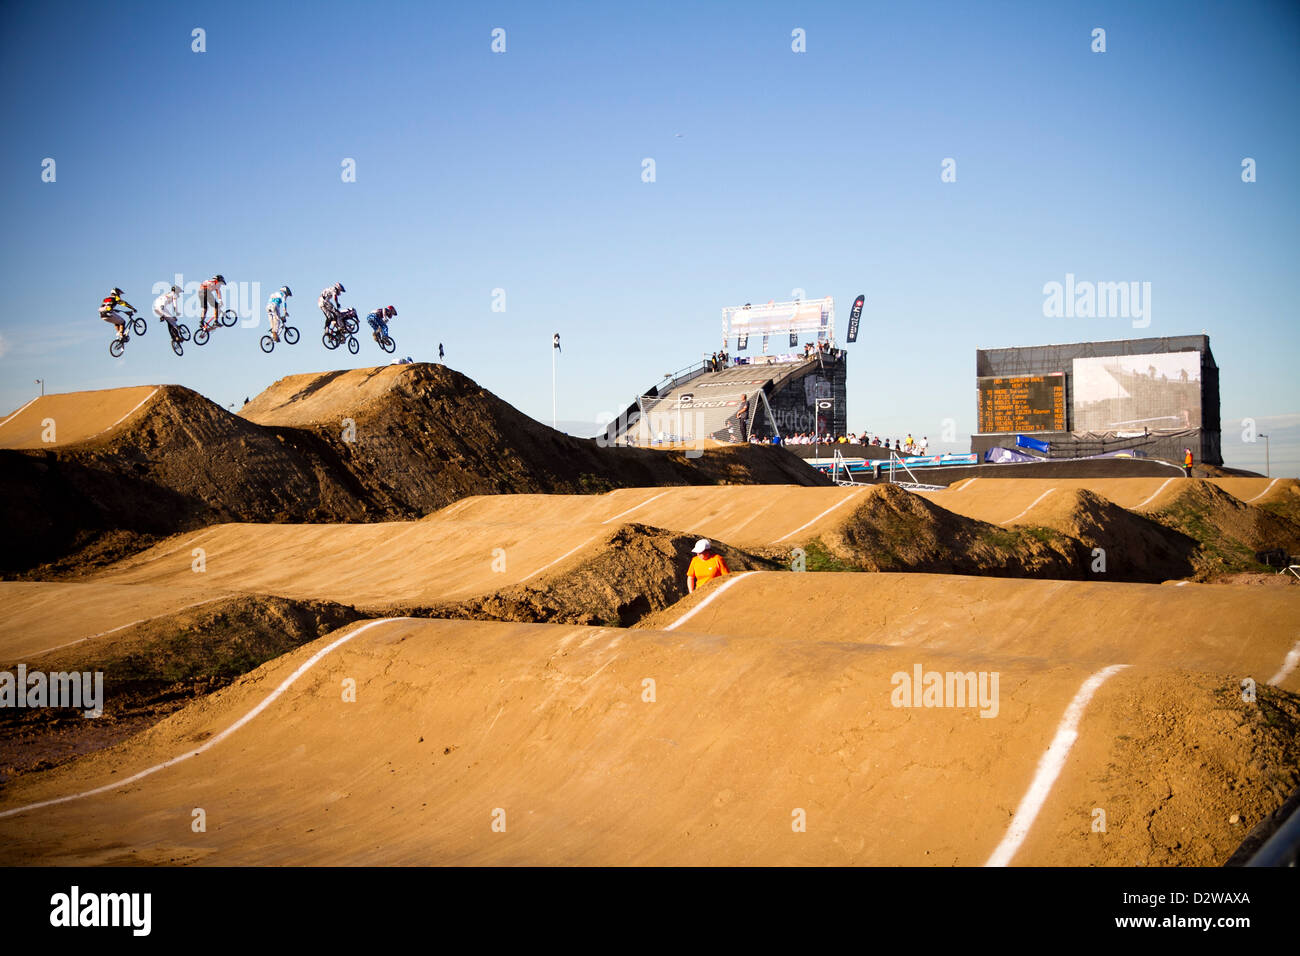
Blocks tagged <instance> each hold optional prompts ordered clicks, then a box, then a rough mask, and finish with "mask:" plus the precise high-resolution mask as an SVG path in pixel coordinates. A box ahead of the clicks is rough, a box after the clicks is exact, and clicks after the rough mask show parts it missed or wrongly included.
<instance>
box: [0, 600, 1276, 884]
mask: <svg viewBox="0 0 1300 956" xmlns="http://www.w3.org/2000/svg"><path fill="white" fill-rule="evenodd" d="M880 636H884V635H882V634H881V633H880V632H879V631H873V632H872V633H868V634H864V635H863V636H861V637H860V638H858V639H855V640H847V641H845V640H840V641H827V640H825V639H824V638H823V637H822V636H820V635H818V634H816V633H808V632H807V631H806V629H802V630H801V632H798V633H793V634H785V635H781V636H763V635H746V636H745V637H743V638H728V637H725V636H721V635H717V634H707V633H701V632H696V631H684V630H680V629H679V630H677V631H673V632H665V631H656V630H635V631H627V630H621V629H611V628H582V627H570V626H562V625H526V624H503V623H492V622H465V621H414V620H409V619H402V620H381V621H376V622H369V623H366V624H356V625H351V626H349V627H347V628H345V629H342V630H341V631H340V632H337V633H335V634H330V635H327V636H325V637H323V638H321V639H319V640H318V641H315V642H313V643H312V644H310V645H307V646H305V647H303V648H300V649H298V650H296V651H293V652H291V653H289V654H286V655H285V656H284V657H282V658H279V659H277V660H275V661H273V662H271V663H268V664H266V665H264V666H263V667H261V668H259V669H258V670H257V671H255V672H253V673H252V674H250V675H248V676H246V677H245V678H243V679H241V680H239V681H237V682H236V683H235V684H233V685H232V686H230V687H228V688H226V689H224V690H222V691H219V692H217V693H216V694H214V695H212V696H210V697H208V698H206V699H205V700H203V701H201V702H197V703H195V704H192V705H190V706H189V707H187V708H186V709H185V710H183V711H181V712H180V713H178V714H176V715H173V716H172V717H170V718H168V719H167V720H165V721H163V722H162V723H160V724H158V725H157V726H155V727H154V728H152V729H151V730H149V731H147V732H145V733H143V734H140V735H138V736H136V737H134V738H132V739H131V740H129V741H127V742H125V743H122V744H119V745H118V746H116V747H114V748H113V749H111V750H108V751H104V752H101V753H98V754H94V755H91V756H88V757H85V758H82V759H81V760H79V761H77V762H76V763H74V764H72V765H68V766H65V767H63V768H60V769H56V770H53V771H49V772H47V773H43V774H39V775H28V776H25V777H22V778H20V779H19V780H18V781H17V782H16V783H15V784H14V785H12V786H11V787H9V788H6V791H5V792H4V794H3V796H2V797H0V862H3V863H6V864H13V863H42V864H51V865H67V864H195V863H198V864H208V865H229V864H236V865H238V864H270V865H275V864H349V865H373V864H421V863H454V864H613V863H629V864H688V865H689V864H882V865H933V866H950V865H982V864H985V863H989V862H995V863H1006V862H1009V863H1013V864H1019V865H1039V864H1073V865H1087V864H1134V863H1140V864H1144V865H1155V864H1160V863H1170V862H1182V863H1203V864H1206V865H1212V864H1214V863H1216V862H1221V861H1222V859H1224V858H1226V856H1227V855H1228V854H1229V853H1230V852H1231V850H1232V849H1233V848H1234V847H1235V845H1236V843H1237V842H1238V841H1239V839H1240V836H1241V827H1240V826H1233V825H1231V824H1229V823H1228V822H1227V821H1228V815H1229V813H1231V812H1238V813H1241V814H1242V815H1243V816H1245V817H1246V818H1247V820H1248V821H1249V820H1250V816H1251V815H1252V814H1256V813H1263V812H1264V810H1263V809H1262V807H1263V806H1264V804H1266V803H1268V802H1269V801H1270V800H1272V799H1274V798H1275V791H1277V790H1279V789H1281V788H1282V787H1284V786H1285V785H1286V783H1287V781H1286V780H1285V779H1282V778H1281V777H1279V773H1280V774H1281V776H1282V777H1285V768H1286V766H1287V760H1288V754H1287V751H1286V748H1287V746H1288V743H1287V739H1286V733H1287V732H1289V731H1293V730H1294V725H1293V724H1292V725H1291V726H1290V727H1289V728H1283V729H1278V728H1276V727H1274V726H1272V725H1271V724H1269V723H1268V722H1267V721H1265V720H1264V719H1263V718H1262V717H1261V716H1260V708H1258V707H1254V706H1247V705H1246V704H1244V703H1242V702H1241V701H1240V696H1239V695H1238V694H1237V693H1236V692H1235V688H1227V689H1225V688H1224V687H1223V681H1222V680H1221V679H1218V678H1215V677H1213V676H1211V675H1207V674H1202V673H1198V672H1196V671H1184V670H1181V669H1177V668H1175V667H1173V666H1170V665H1167V664H1165V665H1161V666H1158V667H1148V666H1146V665H1135V666H1132V667H1129V668H1125V669H1119V670H1116V669H1113V668H1109V669H1098V668H1097V667H1096V666H1095V665H1094V664H1089V665H1086V666H1085V665H1082V664H1079V663H1075V662H1073V661H1060V662H1054V663H1048V662H1046V661H1045V660H1043V659H1042V658H1040V657H1020V656H1004V655H1001V654H998V653H995V652H988V651H983V650H980V651H977V652H974V653H971V652H969V651H968V652H967V653H954V652H952V651H948V652H941V651H937V650H931V651H927V652H926V653H925V654H924V655H923V657H922V656H919V655H918V653H917V652H916V650H915V649H912V648H901V647H889V646H884V645H883V644H881V643H879V642H878V641H873V640H872V639H871V638H872V637H880ZM918 665H920V666H923V668H924V669H925V670H926V671H936V672H941V673H942V672H968V671H969V672H985V673H987V672H989V671H997V672H998V675H999V691H998V694H997V697H996V702H995V704H990V705H989V706H985V707H983V708H982V709H981V708H979V707H976V706H946V707H933V706H929V707H927V706H901V705H896V704H895V703H894V702H893V700H892V699H891V698H892V696H893V695H895V694H896V691H897V688H898V686H900V685H899V681H898V675H900V674H901V675H910V674H912V673H913V671H914V668H916V667H917V666H918ZM351 688H355V699H354V700H349V695H350V689H351ZM1268 694H1269V700H1270V701H1271V702H1272V703H1273V704H1274V705H1275V706H1276V707H1277V708H1278V712H1279V713H1282V714H1284V715H1289V716H1287V717H1286V719H1287V720H1292V721H1293V720H1294V718H1295V715H1296V710H1295V706H1294V700H1292V699H1291V698H1288V697H1286V696H1285V695H1281V694H1277V693H1276V692H1268ZM918 700H919V698H918ZM1079 701H1082V702H1083V705H1082V707H1081V708H1080V707H1079V706H1077V702H1079ZM1072 703H1076V706H1075V707H1074V708H1073V709H1074V710H1076V711H1080V713H1079V714H1078V715H1077V716H1076V717H1075V718H1074V719H1075V720H1076V721H1077V733H1078V742H1077V744H1076V745H1075V746H1074V747H1073V748H1071V749H1070V750H1069V753H1068V754H1067V755H1066V757H1065V759H1064V761H1063V763H1062V764H1061V766H1060V768H1059V771H1058V773H1057V774H1056V775H1053V776H1052V780H1051V783H1052V786H1051V787H1050V790H1049V791H1048V793H1047V797H1046V799H1045V800H1043V801H1034V800H1027V797H1026V794H1027V791H1029V790H1030V788H1031V785H1032V784H1034V783H1035V780H1036V778H1038V777H1040V776H1041V775H1042V773H1043V767H1042V762H1041V760H1042V757H1043V754H1044V753H1045V752H1046V751H1047V750H1048V748H1049V745H1050V744H1051V743H1052V741H1053V738H1054V737H1055V736H1056V735H1057V734H1058V732H1059V728H1060V725H1061V724H1062V721H1063V720H1068V719H1071V718H1070V716H1069V713H1068V712H1069V711H1070V710H1071V704H1072ZM981 713H983V714H985V715H986V716H981ZM1171 727H1172V728H1173V732H1172V735H1171V730H1170V728H1171ZM1193 734H1194V735H1195V739H1196V741H1197V746H1196V748H1195V749H1193V748H1191V747H1187V746H1184V745H1185V744H1186V743H1187V739H1186V738H1188V737H1189V736H1190V735H1193ZM1290 746H1292V747H1293V746H1294V740H1291V741H1290ZM1291 772H1292V777H1294V769H1293V768H1292V771H1291ZM1257 804H1258V805H1257ZM1098 806H1101V807H1103V808H1105V809H1106V810H1107V814H1108V827H1107V832H1106V833H1105V834H1099V833H1095V832H1092V826H1091V824H1092V821H1093V819H1094V814H1093V811H1094V808H1096V807H1098ZM198 811H202V815H203V819H204V823H205V831H204V832H195V828H194V827H193V824H194V821H195V819H196V813H197V812H198ZM1017 816H1019V817H1020V819H1019V821H1017V820H1016V817H1017ZM1031 818H1032V819H1031ZM1017 822H1018V823H1019V827H1017V826H1016V824H1017ZM1021 831H1023V832H1021ZM1175 843H1177V845H1178V847H1179V850H1178V852H1177V853H1174V852H1173V849H1174V846H1175Z"/></svg>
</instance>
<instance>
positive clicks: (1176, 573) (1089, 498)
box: [1032, 489, 1197, 581]
mask: <svg viewBox="0 0 1300 956" xmlns="http://www.w3.org/2000/svg"><path fill="white" fill-rule="evenodd" d="M1032 524H1033V525H1036V526H1039V527H1044V528H1051V529H1054V530H1056V531H1061V532H1064V533H1065V534H1067V535H1069V536H1070V537H1071V538H1074V539H1075V540H1076V541H1078V542H1079V543H1080V544H1082V545H1083V546H1084V548H1085V549H1087V550H1088V552H1089V555H1090V556H1091V555H1092V552H1093V549H1096V548H1100V549H1102V551H1103V552H1104V555H1096V556H1095V558H1101V557H1104V559H1105V574H1106V575H1107V578H1110V579H1113V580H1117V581H1164V580H1169V579H1171V578H1182V577H1187V576H1188V575H1191V574H1192V573H1194V570H1195V568H1194V567H1193V563H1192V556H1193V555H1194V554H1195V552H1196V548H1197V542H1196V541H1194V540H1192V539H1191V538H1190V537H1188V536H1187V535H1185V534H1183V533H1181V532H1179V531H1177V530H1175V529H1173V528H1169V527H1166V526H1165V525H1162V524H1159V523H1158V522H1155V521H1152V520H1151V519H1150V518H1148V517H1146V516H1145V515H1142V514H1140V513H1138V512H1134V511H1129V510H1128V509H1126V508H1121V507H1120V506H1119V505H1117V504H1115V503H1114V502H1113V501H1111V500H1109V499H1107V498H1103V497H1102V496H1101V495H1099V494H1096V493H1095V492H1092V491H1088V490H1086V489H1063V490H1062V491H1059V492H1058V493H1056V494H1054V495H1051V496H1049V497H1048V498H1046V499H1045V500H1044V501H1043V503H1042V504H1041V505H1039V506H1038V507H1037V508H1035V509H1034V511H1033V514H1032Z"/></svg>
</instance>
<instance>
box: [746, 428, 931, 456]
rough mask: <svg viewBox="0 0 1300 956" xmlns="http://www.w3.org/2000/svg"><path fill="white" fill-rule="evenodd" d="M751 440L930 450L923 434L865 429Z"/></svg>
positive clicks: (905, 451) (753, 440)
mask: <svg viewBox="0 0 1300 956" xmlns="http://www.w3.org/2000/svg"><path fill="white" fill-rule="evenodd" d="M749 442H750V444H751V445H767V444H772V445H872V446H874V447H876V448H891V449H893V450H894V451H896V452H898V453H899V454H900V455H926V454H929V450H930V439H929V437H927V436H922V437H921V439H920V441H917V440H916V439H914V438H913V437H912V436H911V435H910V434H909V435H908V436H907V438H906V439H900V438H894V439H892V440H891V439H888V438H881V437H880V436H879V435H874V436H873V435H868V434H867V432H866V431H863V432H862V433H861V434H860V435H852V434H849V435H830V434H821V435H818V434H814V433H813V432H796V433H795V434H793V435H785V436H774V437H772V438H759V437H758V436H757V435H750V436H749Z"/></svg>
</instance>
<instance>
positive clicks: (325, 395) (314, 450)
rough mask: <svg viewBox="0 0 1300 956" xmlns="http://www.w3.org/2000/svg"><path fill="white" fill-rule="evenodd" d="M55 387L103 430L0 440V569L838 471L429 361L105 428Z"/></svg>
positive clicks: (169, 395)
mask: <svg viewBox="0 0 1300 956" xmlns="http://www.w3.org/2000/svg"><path fill="white" fill-rule="evenodd" d="M110 397H111V396H110ZM132 397H134V396H132ZM51 398H53V396H51ZM59 398H60V399H61V400H62V405H61V406H60V407H61V408H63V409H64V411H63V412H62V413H61V414H63V415H64V416H66V417H68V418H71V417H72V416H73V414H74V411H75V413H76V414H77V417H78V424H79V426H80V427H79V428H78V429H76V431H75V434H76V435H78V436H81V435H89V436H91V437H88V438H85V439H84V440H81V439H78V440H73V441H68V442H64V443H57V444H51V445H50V446H49V447H47V448H44V449H39V450H38V449H17V448H7V449H0V522H2V523H3V524H4V525H5V526H6V527H7V529H8V531H9V532H10V533H9V534H8V535H7V536H6V538H5V541H4V543H3V545H0V574H5V575H10V576H12V575H14V574H16V573H22V572H28V571H30V570H31V569H33V568H39V573H40V574H41V576H43V577H47V578H48V577H51V576H55V575H58V574H60V573H65V572H67V571H70V570H75V569H76V568H78V567H82V568H86V567H94V566H96V565H99V564H103V563H107V562H108V561H111V560H114V559H116V558H118V557H121V556H122V555H123V554H127V553H130V552H131V551H134V550H138V549H139V548H140V547H142V546H144V545H147V544H148V543H150V542H151V541H152V540H154V539H155V538H156V537H157V536H161V535H166V534H172V533H175V532H178V531H184V530H190V529H193V528H197V527H202V526H205V525H208V524H212V523H214V522H218V521H232V520H234V521H290V522H300V521H324V522H333V521H379V520H392V519H404V518H416V517H420V516H422V515H424V514H427V513H428V512H430V511H433V510H435V509H437V508H440V507H443V506H445V505H447V504H449V503H450V502H453V501H455V500H457V499H459V498H462V497H464V496H466V495H471V494H499V493H517V492H567V493H591V492H602V491H608V490H610V489H612V488H618V487H629V486H647V485H689V484H720V483H728V482H735V483H751V484H768V483H783V484H800V485H821V484H828V483H829V482H828V480H827V479H826V478H825V477H824V476H822V475H820V474H818V473H817V472H816V471H814V470H813V469H811V468H809V467H807V466H806V465H804V464H803V462H801V461H799V460H798V459H797V458H795V457H794V456H793V455H790V454H789V453H788V452H784V451H783V450H781V449H773V448H756V447H750V446H742V447H734V448H718V449H709V450H706V451H704V453H703V454H702V455H700V456H699V457H695V458H691V457H688V455H687V454H686V453H683V452H657V451H650V450H645V449H628V448H602V447H600V446H598V445H597V444H596V442H595V441H594V440H589V439H577V438H571V437H569V436H567V435H564V434H561V433H560V432H557V431H554V430H553V429H550V428H547V427H546V426H544V425H542V424H540V423H538V422H536V421H533V420H532V419H531V418H528V417H527V416H526V415H523V414H522V413H520V412H519V411H517V410H516V409H514V408H512V407H511V406H510V405H508V404H506V403H505V402H503V401H501V400H500V399H499V398H497V397H496V396H495V395H493V394H492V393H490V392H488V391H486V390H485V389H482V388H480V387H479V386H478V385H477V384H475V383H474V382H473V381H471V380H470V379H468V378H466V377H465V376H463V375H461V374H459V373H457V372H454V371H452V370H450V369H447V368H445V367H443V366H435V365H423V364H417V365H403V366H384V367H381V368H378V369H359V370H353V371H345V372H329V373H323V374H319V375H299V376H291V377H290V378H287V379H282V380H281V381H279V382H277V383H276V384H275V385H273V386H272V387H271V388H269V389H267V391H266V392H264V393H263V394H261V395H259V396H258V397H257V398H256V399H255V400H254V401H252V402H250V403H249V405H248V406H247V407H246V409H245V413H244V417H241V416H237V415H231V414H230V413H228V412H227V411H225V410H224V409H222V408H221V407H219V406H218V405H216V404H214V403H212V402H210V401H209V400H208V399H206V398H204V397H203V396H201V395H199V394H197V393H195V392H193V391H191V390H189V389H187V388H183V387H181V386H176V385H165V386H160V387H159V388H157V389H156V390H155V391H154V392H153V393H152V394H150V395H149V397H148V398H147V399H146V400H145V401H144V402H142V403H140V405H139V407H138V409H136V410H135V411H133V413H132V414H131V415H130V416H128V417H127V418H126V419H125V420H124V421H121V422H115V421H114V416H106V418H105V420H104V421H103V422H102V425H100V426H97V425H96V422H95V418H96V416H95V414H94V410H95V408H96V407H98V406H100V405H102V404H103V403H105V402H107V401H108V399H106V398H105V397H104V393H83V395H82V396H77V395H69V396H59ZM79 401H80V405H84V406H86V407H85V408H81V407H80V405H79V404H78V402H79ZM110 404H111V403H110ZM114 412H116V409H114ZM28 414H29V417H30V415H31V414H35V413H33V412H31V411H30V410H29V412H28ZM81 419H84V421H82V420H81ZM345 420H348V421H345ZM98 427H102V429H103V430H102V431H100V430H97V428H98ZM345 428H346V429H347V434H346V436H345V434H344V429H345ZM69 556H71V557H69ZM42 565H44V567H41V566H42Z"/></svg>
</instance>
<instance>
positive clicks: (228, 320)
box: [221, 309, 239, 328]
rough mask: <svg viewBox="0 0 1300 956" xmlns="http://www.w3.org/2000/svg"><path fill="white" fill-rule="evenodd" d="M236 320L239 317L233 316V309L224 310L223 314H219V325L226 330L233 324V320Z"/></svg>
mask: <svg viewBox="0 0 1300 956" xmlns="http://www.w3.org/2000/svg"><path fill="white" fill-rule="evenodd" d="M238 318H239V316H237V315H235V310H234V309H226V311H225V312H222V313H221V324H222V325H224V326H225V327H226V328H230V327H231V326H232V325H234V324H235V320H236V319H238Z"/></svg>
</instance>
